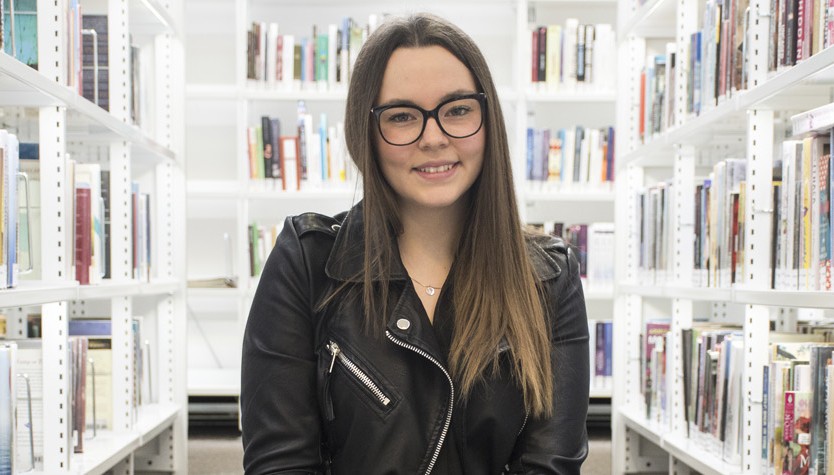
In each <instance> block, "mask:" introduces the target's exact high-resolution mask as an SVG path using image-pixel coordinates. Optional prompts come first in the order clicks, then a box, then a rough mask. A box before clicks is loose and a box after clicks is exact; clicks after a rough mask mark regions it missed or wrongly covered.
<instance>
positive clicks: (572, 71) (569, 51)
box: [562, 18, 579, 89]
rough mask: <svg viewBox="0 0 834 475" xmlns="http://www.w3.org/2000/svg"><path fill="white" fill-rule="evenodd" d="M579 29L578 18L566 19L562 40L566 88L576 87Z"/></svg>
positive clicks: (563, 76)
mask: <svg viewBox="0 0 834 475" xmlns="http://www.w3.org/2000/svg"><path fill="white" fill-rule="evenodd" d="M578 30H579V20H578V19H576V18H568V19H567V20H565V29H564V36H563V41H562V46H563V48H562V52H563V53H562V84H564V86H565V88H566V89H571V88H574V87H576V34H577V31H578Z"/></svg>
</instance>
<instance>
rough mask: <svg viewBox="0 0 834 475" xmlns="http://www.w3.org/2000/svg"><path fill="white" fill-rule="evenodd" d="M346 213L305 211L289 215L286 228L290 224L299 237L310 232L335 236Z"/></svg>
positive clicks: (285, 224)
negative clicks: (327, 213) (332, 213)
mask: <svg viewBox="0 0 834 475" xmlns="http://www.w3.org/2000/svg"><path fill="white" fill-rule="evenodd" d="M346 214H347V213H346V212H342V213H339V214H337V215H335V216H327V215H324V214H319V213H303V214H299V215H296V216H289V217H287V220H286V221H285V223H284V228H285V229H286V228H287V227H288V226H289V228H290V229H291V230H292V231H294V232H295V234H296V235H297V236H298V237H299V238H300V237H303V236H305V235H307V234H310V233H314V234H322V235H326V236H330V237H334V238H335V237H336V234H337V233H338V232H339V228H340V227H341V226H342V222H343V221H344V219H345V215H346Z"/></svg>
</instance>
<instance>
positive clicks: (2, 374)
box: [0, 344, 16, 474]
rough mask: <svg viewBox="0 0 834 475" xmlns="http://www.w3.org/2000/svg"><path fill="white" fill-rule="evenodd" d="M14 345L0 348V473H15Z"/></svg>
mask: <svg viewBox="0 0 834 475" xmlns="http://www.w3.org/2000/svg"><path fill="white" fill-rule="evenodd" d="M15 349H16V347H15V345H14V344H4V345H2V346H0V472H2V473H9V474H10V473H14V472H13V470H14V469H15V464H14V458H15V448H16V447H15V436H14V434H15V426H14V421H15V415H14V410H15V406H16V392H15V385H14V380H15V378H14V374H15V368H14V352H15Z"/></svg>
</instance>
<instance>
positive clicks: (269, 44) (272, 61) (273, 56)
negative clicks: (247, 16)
mask: <svg viewBox="0 0 834 475" xmlns="http://www.w3.org/2000/svg"><path fill="white" fill-rule="evenodd" d="M277 54H278V23H275V22H271V23H269V30H268V31H267V34H266V55H265V58H266V82H267V84H269V85H270V86H274V85H275V81H276V79H277V70H276V68H277V66H278V58H277Z"/></svg>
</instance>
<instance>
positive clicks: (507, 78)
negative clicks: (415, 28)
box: [185, 0, 616, 397]
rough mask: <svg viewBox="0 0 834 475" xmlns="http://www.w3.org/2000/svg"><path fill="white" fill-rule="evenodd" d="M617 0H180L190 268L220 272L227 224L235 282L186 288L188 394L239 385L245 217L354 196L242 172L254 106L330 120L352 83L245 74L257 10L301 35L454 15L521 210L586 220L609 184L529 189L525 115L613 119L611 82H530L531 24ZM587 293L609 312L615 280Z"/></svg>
mask: <svg viewBox="0 0 834 475" xmlns="http://www.w3.org/2000/svg"><path fill="white" fill-rule="evenodd" d="M614 5H615V2H614V1H612V0H599V1H582V0H579V1H576V0H572V1H552V0H542V1H532V0H531V1H528V0H512V1H489V2H474V1H473V2H442V1H430V2H426V3H423V4H421V5H419V7H414V6H413V5H410V4H407V2H396V3H391V2H380V1H378V0H356V1H351V2H335V1H329V0H322V1H315V2H299V1H296V0H284V1H280V2H263V1H256V0H236V1H235V2H219V1H205V2H195V3H191V4H187V5H186V10H187V12H186V19H187V21H186V25H185V31H186V33H185V44H186V52H187V56H186V59H187V65H186V66H187V67H186V78H187V80H186V87H185V91H186V94H185V97H186V101H187V105H186V115H187V123H188V124H189V126H188V128H187V130H186V136H187V140H188V144H189V151H188V155H187V157H186V161H187V162H188V163H189V166H188V169H189V176H188V179H187V202H188V203H187V209H188V227H189V235H190V236H194V235H200V236H203V237H204V240H203V241H204V242H201V243H198V244H195V245H194V246H192V249H189V250H188V253H189V255H188V262H189V272H190V275H192V276H193V277H202V276H211V275H215V276H222V275H223V274H224V273H225V268H226V264H225V262H224V257H223V246H224V241H223V238H222V235H223V234H224V233H228V234H229V236H231V241H232V274H233V276H234V277H236V278H237V281H238V282H239V288H238V289H188V291H187V294H188V298H189V304H190V305H191V306H192V308H193V309H194V311H193V315H192V318H194V319H198V321H199V322H200V323H203V324H205V328H204V330H205V332H204V338H197V337H195V338H194V339H193V346H191V347H190V348H189V352H190V354H191V355H192V357H193V358H192V360H193V361H200V363H199V364H197V363H195V364H192V365H191V367H190V368H189V395H192V396H198V395H229V396H236V395H237V394H238V391H239V379H240V378H239V367H240V362H239V358H240V357H239V355H240V352H241V341H240V339H239V336H241V335H242V331H243V328H244V325H245V321H246V318H247V316H248V309H249V304H250V302H251V299H252V295H253V292H254V286H256V285H257V280H258V279H257V278H250V277H249V274H248V270H249V263H248V262H249V261H248V259H249V255H248V247H247V236H246V228H247V225H248V224H249V223H250V222H252V221H259V222H262V223H269V224H277V223H281V222H283V219H284V217H285V216H287V215H291V214H298V213H301V212H304V211H317V212H322V213H325V214H335V213H337V212H339V211H344V210H347V209H349V208H350V206H351V205H352V204H353V203H355V202H357V201H359V200H360V199H361V186H359V185H356V184H353V183H349V184H346V185H345V186H343V187H341V186H340V187H337V188H336V189H331V188H326V189H322V190H306V191H301V192H282V191H275V190H274V187H273V186H272V185H271V184H270V183H268V182H267V183H263V182H260V183H259V182H252V181H250V180H249V178H248V169H247V161H246V154H245V151H246V141H245V138H244V133H245V128H246V127H247V126H249V125H254V124H255V121H256V119H258V118H259V117H260V115H263V114H268V115H272V116H277V117H279V118H280V119H281V126H282V135H287V134H286V133H285V132H284V131H286V130H290V131H292V130H293V129H294V127H295V120H296V103H297V101H299V100H304V101H305V103H306V105H307V107H308V109H309V110H310V111H311V112H312V113H313V116H314V122H315V123H317V122H318V114H319V113H321V112H326V113H327V115H328V122H330V123H332V122H335V121H336V120H342V118H343V117H344V102H345V99H346V93H347V91H346V87H344V86H340V87H337V88H336V89H334V90H325V91H307V90H301V91H299V90H288V89H285V88H282V87H281V86H280V85H277V86H274V87H273V86H269V85H266V84H261V83H256V82H253V81H249V80H247V79H246V78H245V65H246V58H245V52H246V41H245V40H246V37H245V36H246V35H245V32H246V29H247V28H248V27H249V24H250V22H251V21H252V20H263V21H277V22H278V23H279V33H281V34H294V35H295V36H296V38H299V37H302V36H310V33H311V30H312V26H313V25H318V26H319V27H320V28H325V27H326V26H327V25H328V24H329V23H340V22H341V20H342V18H344V17H347V16H350V17H353V18H354V19H355V20H356V21H357V22H358V23H360V24H363V25H364V24H366V23H367V19H368V16H369V15H370V14H380V15H381V14H383V13H392V14H402V13H408V12H414V11H429V12H433V13H436V14H439V15H441V16H443V17H445V18H448V19H449V20H451V21H453V22H454V23H456V24H458V25H459V26H460V27H462V28H463V29H464V30H465V31H467V33H469V34H470V35H471V36H472V37H473V38H474V39H475V41H476V42H477V43H478V44H479V46H480V47H481V48H482V50H483V52H484V54H485V56H486V59H487V62H488V63H489V65H490V67H491V70H492V72H493V75H494V79H495V82H496V86H497V89H498V95H499V97H498V100H499V101H500V102H501V106H502V110H503V112H504V117H505V120H506V123H507V130H508V133H509V140H510V147H511V151H512V153H513V156H514V157H515V158H514V162H513V171H514V176H515V178H516V184H517V187H518V193H519V194H518V196H519V206H520V207H521V208H522V209H521V212H522V215H523V216H524V217H525V218H526V219H528V220H533V219H536V220H549V221H557V220H560V219H564V220H566V221H567V222H568V223H580V222H581V223H590V222H593V221H609V222H610V221H613V220H614V214H613V210H614V193H613V190H612V189H610V188H608V189H599V188H595V189H578V188H576V189H570V190H567V189H562V190H552V189H549V190H534V189H529V188H528V187H527V186H526V184H525V180H524V177H525V176H526V173H525V169H524V167H525V159H524V157H525V156H526V127H527V124H528V119H527V118H528V114H534V115H535V116H536V125H537V126H538V127H549V128H553V129H556V128H559V127H566V126H574V125H585V126H588V127H591V126H594V127H603V126H609V125H614V122H615V115H614V105H615V101H616V94H615V91H613V90H605V91H595V90H580V89H576V90H570V91H564V90H563V91H548V90H544V89H535V88H533V87H531V85H530V78H529V74H530V73H529V71H530V57H531V50H530V47H531V46H530V31H529V27H530V25H531V24H537V25H538V24H547V23H554V22H555V23H563V22H564V20H565V19H566V18H568V17H576V18H579V19H580V22H583V23H602V22H606V23H610V24H611V25H612V26H614V24H615V23H616V11H615V9H613V8H612V6H614ZM473 7H475V8H473ZM528 14H530V15H532V16H529V17H528ZM290 133H291V132H290ZM580 210H581V212H580ZM206 299H209V300H211V301H218V302H219V301H223V302H222V303H218V305H222V306H223V308H224V310H223V311H218V310H217V309H216V308H205V309H203V310H200V309H199V308H198V307H203V306H204V305H203V304H201V303H200V301H205V300H206ZM589 300H592V301H594V304H593V306H595V307H594V308H595V309H597V313H596V315H597V318H602V319H610V318H611V315H612V314H613V310H612V308H611V307H612V305H613V291H591V292H589ZM230 302H237V305H236V306H235V305H234V304H233V303H230ZM221 313H222V316H221V315H220V314H221ZM222 332H225V333H226V336H225V337H224V338H220V337H219V334H220V333H222ZM229 335H234V336H233V337H232V336H229ZM200 355H202V356H200ZM210 355H214V356H210ZM206 361H210V363H206ZM214 381H218V383H214ZM222 381H228V383H224V382H222ZM609 396H610V392H603V393H598V394H597V395H596V396H595V397H609Z"/></svg>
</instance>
